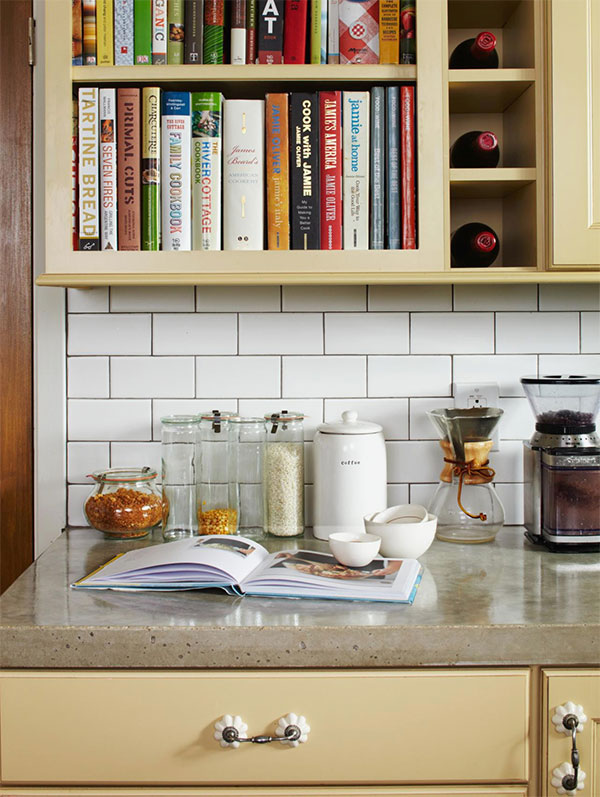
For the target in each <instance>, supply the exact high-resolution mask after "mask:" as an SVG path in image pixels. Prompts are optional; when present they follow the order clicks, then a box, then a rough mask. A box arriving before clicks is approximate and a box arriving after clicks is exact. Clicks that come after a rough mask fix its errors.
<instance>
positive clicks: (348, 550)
mask: <svg viewBox="0 0 600 797" xmlns="http://www.w3.org/2000/svg"><path fill="white" fill-rule="evenodd" d="M380 545H381V537H379V536H377V535H376V534H355V533H354V532H352V531H337V532H336V533H335V534H330V535H329V547H330V548H331V553H332V554H333V555H334V556H335V558H336V559H337V560H338V562H339V563H340V564H342V565H346V566H347V567H364V566H365V565H368V564H369V563H370V562H372V561H373V559H375V557H376V556H377V554H378V553H379V546H380Z"/></svg>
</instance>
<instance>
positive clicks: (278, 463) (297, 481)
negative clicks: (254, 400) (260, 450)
mask: <svg viewBox="0 0 600 797" xmlns="http://www.w3.org/2000/svg"><path fill="white" fill-rule="evenodd" d="M304 417H305V416H304V415H303V414H302V413H301V412H288V410H282V411H281V412H277V413H273V414H272V415H265V422H266V424H267V437H266V445H265V463H264V469H263V485H264V507H265V509H264V524H265V531H266V532H267V533H268V534H272V535H273V536H275V537H297V536H299V535H300V534H303V533H304V423H303V422H304Z"/></svg>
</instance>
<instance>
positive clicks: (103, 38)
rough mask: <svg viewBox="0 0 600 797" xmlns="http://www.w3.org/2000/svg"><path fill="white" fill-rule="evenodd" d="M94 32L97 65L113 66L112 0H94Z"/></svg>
mask: <svg viewBox="0 0 600 797" xmlns="http://www.w3.org/2000/svg"><path fill="white" fill-rule="evenodd" d="M96 34H97V37H98V66H113V65H114V63H115V50H114V29H113V0H96Z"/></svg>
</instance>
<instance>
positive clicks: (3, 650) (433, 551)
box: [0, 527, 600, 669]
mask: <svg viewBox="0 0 600 797" xmlns="http://www.w3.org/2000/svg"><path fill="white" fill-rule="evenodd" d="M160 541H161V536H160V533H159V532H154V534H153V536H151V537H149V538H148V539H147V540H138V541H125V542H124V541H114V540H110V539H106V538H105V537H104V536H103V535H102V534H101V533H99V532H97V531H93V530H91V529H73V530H70V531H68V532H65V533H64V534H62V535H61V537H60V538H59V539H58V540H57V541H56V542H54V543H53V544H52V545H51V546H50V548H49V549H48V550H47V551H46V552H45V553H44V554H43V555H42V556H41V557H40V558H39V559H38V560H37V561H36V562H34V564H33V565H32V566H31V567H30V568H29V569H28V570H27V571H26V572H25V573H23V575H22V576H21V577H20V578H19V579H18V580H17V581H16V582H15V583H14V584H13V585H12V586H11V587H10V588H9V589H8V590H7V591H6V593H5V595H4V596H3V597H2V599H1V601H0V667H3V668H61V669H62V668H111V667H115V668H122V667H126V668H194V667H195V668H261V669H262V668H285V667H295V668H297V667H422V666H449V665H451V666H456V665H536V664H538V665H545V666H578V665H582V666H583V665H590V664H597V663H598V662H600V601H599V597H600V580H599V578H598V576H599V573H600V555H599V554H553V553H549V552H547V551H546V550H544V549H540V548H536V547H534V546H533V545H530V544H529V543H528V542H527V541H525V539H524V537H523V529H522V528H516V527H509V528H505V529H502V530H501V531H500V533H499V534H498V537H497V538H496V541H495V542H493V543H487V544H482V545H457V544H451V543H444V542H440V541H438V540H436V541H435V542H434V544H433V545H432V547H431V548H430V550H429V551H428V552H427V553H426V554H425V555H424V556H423V557H421V563H422V564H423V566H424V575H423V580H422V582H421V585H420V587H419V590H418V593H417V597H416V599H415V602H414V604H413V605H412V606H409V605H394V604H385V603H366V602H364V603H356V602H341V601H325V600H297V599H296V600H294V599H285V598H277V599H274V598H251V597H245V598H236V597H229V596H227V595H225V594H223V593H222V592H218V591H210V592H207V591H196V592H181V593H153V594H151V593H124V592H117V591H111V590H105V591H94V592H85V591H83V590H82V591H75V590H71V589H70V588H69V584H70V583H72V582H73V581H75V580H76V579H77V578H80V577H81V576H83V575H85V574H87V573H89V572H91V571H92V570H94V569H95V568H96V567H98V566H99V565H100V564H103V563H104V562H105V561H107V560H108V559H109V558H111V557H112V556H113V555H114V554H115V553H118V552H120V551H125V550H129V549H130V548H134V547H140V546H143V545H148V544H151V543H153V542H154V543H159V542H160ZM261 542H263V543H264V544H265V545H266V546H267V547H268V548H270V549H271V550H277V549H282V548H294V547H311V548H314V549H316V550H324V549H326V543H322V542H319V541H317V540H313V539H312V538H310V537H309V535H308V533H307V539H302V538H301V539H300V540H298V539H285V540H276V539H268V540H261Z"/></svg>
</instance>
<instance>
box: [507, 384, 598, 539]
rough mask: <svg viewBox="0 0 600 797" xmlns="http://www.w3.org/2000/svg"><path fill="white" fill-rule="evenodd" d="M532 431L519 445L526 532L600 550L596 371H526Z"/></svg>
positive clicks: (525, 385)
mask: <svg viewBox="0 0 600 797" xmlns="http://www.w3.org/2000/svg"><path fill="white" fill-rule="evenodd" d="M521 384H522V385H523V390H524V391H525V395H526V396H527V398H528V399H529V402H530V404H531V408H532V409H533V413H534V415H535V420H536V424H535V433H534V435H533V437H532V438H531V440H530V441H529V442H525V443H524V444H523V445H524V449H523V464H524V482H525V484H524V488H525V490H524V508H525V527H526V529H527V531H526V533H525V536H526V537H527V538H528V539H529V540H530V541H531V542H535V543H541V544H543V545H545V546H546V547H547V548H549V549H550V550H551V551H561V552H565V553H570V552H579V551H600V435H599V434H598V432H597V431H596V415H597V414H598V409H599V407H600V376H594V375H587V376H576V375H575V376H574V375H569V376H554V375H552V376H539V377H538V376H524V377H523V378H522V379H521Z"/></svg>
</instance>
